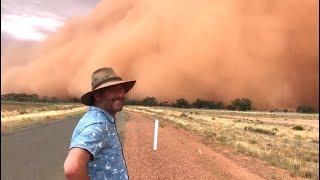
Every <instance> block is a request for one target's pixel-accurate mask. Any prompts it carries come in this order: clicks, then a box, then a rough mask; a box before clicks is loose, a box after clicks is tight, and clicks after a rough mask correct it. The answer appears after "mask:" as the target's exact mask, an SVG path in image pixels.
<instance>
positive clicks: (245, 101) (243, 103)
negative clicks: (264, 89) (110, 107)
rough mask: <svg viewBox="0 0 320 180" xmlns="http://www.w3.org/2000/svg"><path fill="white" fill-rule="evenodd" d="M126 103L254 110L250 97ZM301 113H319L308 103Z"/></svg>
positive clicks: (128, 101)
mask: <svg viewBox="0 0 320 180" xmlns="http://www.w3.org/2000/svg"><path fill="white" fill-rule="evenodd" d="M126 104H128V105H142V106H167V107H176V108H197V109H227V110H232V111H233V110H238V111H252V110H254V107H253V102H252V101H251V100H250V99H249V98H236V99H234V100H232V101H231V102H230V103H229V104H227V105H225V104H224V103H223V102H221V101H218V102H215V101H212V100H205V99H200V98H198V99H196V100H195V101H194V102H188V101H187V100H186V99H184V98H179V99H177V100H176V101H175V102H173V103H169V102H168V101H163V102H158V100H157V99H156V98H155V97H146V98H144V99H142V100H133V99H127V100H126ZM296 111H297V112H300V113H317V112H318V111H316V109H315V108H313V107H311V106H307V105H300V106H298V107H297V109H296ZM271 112H291V111H288V110H287V109H283V110H278V109H273V110H271Z"/></svg>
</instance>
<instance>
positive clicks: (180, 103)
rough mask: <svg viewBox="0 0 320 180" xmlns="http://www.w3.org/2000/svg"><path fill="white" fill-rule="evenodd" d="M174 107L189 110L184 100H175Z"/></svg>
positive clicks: (187, 103)
mask: <svg viewBox="0 0 320 180" xmlns="http://www.w3.org/2000/svg"><path fill="white" fill-rule="evenodd" d="M175 107H178V108H189V107H190V104H189V102H188V101H187V100H185V99H184V98H179V99H177V100H176V103H175Z"/></svg>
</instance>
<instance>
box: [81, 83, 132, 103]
mask: <svg viewBox="0 0 320 180" xmlns="http://www.w3.org/2000/svg"><path fill="white" fill-rule="evenodd" d="M135 83H136V81H114V82H108V83H104V84H102V85H100V86H99V87H98V88H96V89H94V90H92V91H90V92H87V93H86V94H84V95H83V96H82V97H81V102H82V104H85V105H87V106H92V105H93V94H94V93H95V92H96V91H98V90H101V89H103V88H107V87H111V86H115V85H119V84H120V85H123V87H124V91H125V93H128V92H129V91H130V90H131V89H132V87H133V86H134V84H135Z"/></svg>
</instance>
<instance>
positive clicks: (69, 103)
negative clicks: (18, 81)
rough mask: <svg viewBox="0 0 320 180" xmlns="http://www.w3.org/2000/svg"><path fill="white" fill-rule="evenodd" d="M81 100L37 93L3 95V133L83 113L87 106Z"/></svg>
mask: <svg viewBox="0 0 320 180" xmlns="http://www.w3.org/2000/svg"><path fill="white" fill-rule="evenodd" d="M79 102H80V101H79V100H78V99H76V98H70V99H57V98H55V97H51V98H48V97H39V96H38V95H36V94H31V95H28V94H24V93H22V94H14V93H12V94H6V95H1V133H2V134H3V133H10V132H13V131H16V130H19V129H22V128H26V127H31V126H34V125H41V124H47V123H49V122H54V121H57V120H61V119H63V118H65V117H67V116H75V115H79V114H82V113H83V112H84V111H85V110H86V107H85V106H84V105H82V104H80V103H79Z"/></svg>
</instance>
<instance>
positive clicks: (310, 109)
mask: <svg viewBox="0 0 320 180" xmlns="http://www.w3.org/2000/svg"><path fill="white" fill-rule="evenodd" d="M297 112H300V113H316V110H315V109H314V108H313V107H311V106H307V105H300V106H298V107H297Z"/></svg>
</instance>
